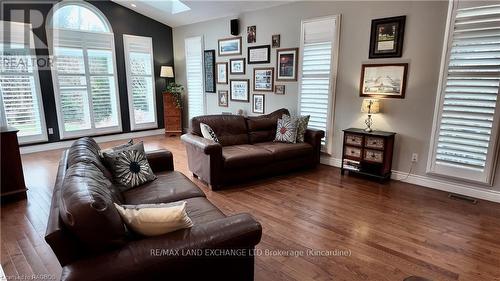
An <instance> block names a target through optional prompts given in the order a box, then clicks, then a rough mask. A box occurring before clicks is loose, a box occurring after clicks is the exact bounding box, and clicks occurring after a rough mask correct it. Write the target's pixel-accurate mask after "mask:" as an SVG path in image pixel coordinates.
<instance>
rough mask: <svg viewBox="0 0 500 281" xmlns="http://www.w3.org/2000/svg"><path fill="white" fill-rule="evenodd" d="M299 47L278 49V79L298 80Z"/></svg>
mask: <svg viewBox="0 0 500 281" xmlns="http://www.w3.org/2000/svg"><path fill="white" fill-rule="evenodd" d="M298 61H299V48H290V49H278V50H277V51H276V69H277V70H278V75H277V76H276V81H297V71H298Z"/></svg>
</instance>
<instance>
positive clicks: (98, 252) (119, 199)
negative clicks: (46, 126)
mask: <svg viewBox="0 0 500 281" xmlns="http://www.w3.org/2000/svg"><path fill="white" fill-rule="evenodd" d="M147 158H148V161H149V163H150V165H151V168H152V169H153V171H154V173H155V174H156V176H157V177H158V178H157V179H156V180H154V181H153V182H150V183H147V184H145V185H143V186H140V187H137V188H133V189H131V190H128V191H125V192H120V191H118V188H117V187H116V186H114V185H113V184H111V182H110V181H109V176H110V173H109V171H108V170H107V169H106V167H105V165H104V164H103V163H102V162H101V159H100V157H99V146H98V145H97V143H95V141H94V140H93V139H90V138H83V139H80V140H77V141H76V142H75V143H74V144H73V145H72V147H71V148H70V149H68V150H67V151H65V152H64V154H63V156H62V159H61V161H60V165H59V171H58V175H57V179H56V184H55V187H54V194H53V197H52V205H51V209H50V215H49V222H48V226H47V232H46V236H45V240H46V241H47V243H48V244H49V245H50V247H51V248H52V250H53V251H54V253H55V255H56V256H57V258H58V260H59V262H60V263H61V266H62V267H63V269H62V276H61V280H85V281H89V280H253V274H254V256H253V252H252V251H253V249H254V248H255V245H256V244H258V243H259V241H260V238H261V234H262V228H261V225H260V224H259V223H258V222H257V221H255V220H254V219H253V218H252V217H251V216H250V215H248V214H238V215H234V216H225V215H224V214H223V213H222V212H221V211H220V210H219V209H217V208H216V207H215V206H214V205H213V204H211V203H210V202H209V201H208V200H207V198H206V197H205V194H204V193H203V192H202V191H201V190H200V189H199V188H198V187H197V186H196V185H194V184H193V183H192V182H191V181H190V180H189V179H188V178H186V177H185V176H184V175H183V174H181V173H179V172H175V171H173V170H174V167H173V159H172V154H171V153H170V152H168V151H166V150H158V151H154V152H149V153H147ZM178 200H185V201H186V202H187V212H188V215H189V217H190V218H191V220H192V221H193V223H194V226H193V227H192V228H189V229H183V230H178V231H175V232H172V233H169V234H165V235H160V236H155V237H141V236H138V235H134V234H133V233H131V232H128V231H127V230H126V228H125V226H124V224H123V222H122V220H121V217H120V216H119V214H118V212H117V210H116V208H115V207H114V205H113V202H116V203H120V204H150V203H167V202H172V201H178Z"/></svg>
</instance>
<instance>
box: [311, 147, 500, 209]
mask: <svg viewBox="0 0 500 281" xmlns="http://www.w3.org/2000/svg"><path fill="white" fill-rule="evenodd" d="M320 162H321V164H325V165H329V166H333V167H337V168H340V164H341V162H342V160H341V159H338V158H333V157H329V156H326V155H322V156H321V159H320ZM391 179H393V180H400V181H402V182H407V183H411V184H415V185H419V186H423V187H428V188H432V189H437V190H441V191H446V192H451V193H456V194H461V195H465V196H469V197H474V198H478V199H483V200H487V201H492V202H496V203H500V192H499V191H496V190H491V189H486V188H481V187H475V186H472V185H468V184H459V183H455V182H451V181H447V180H445V179H439V178H434V177H429V176H421V175H416V174H409V175H408V173H407V172H401V171H395V170H393V171H392V174H391Z"/></svg>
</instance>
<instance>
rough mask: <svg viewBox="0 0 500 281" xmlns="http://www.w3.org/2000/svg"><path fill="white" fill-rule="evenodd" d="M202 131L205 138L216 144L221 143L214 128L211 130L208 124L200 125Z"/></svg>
mask: <svg viewBox="0 0 500 281" xmlns="http://www.w3.org/2000/svg"><path fill="white" fill-rule="evenodd" d="M200 131H201V134H202V135H203V137H204V138H206V139H209V140H213V141H214V142H219V139H218V138H217V135H216V134H215V132H214V130H212V128H210V126H208V125H207V124H205V123H200Z"/></svg>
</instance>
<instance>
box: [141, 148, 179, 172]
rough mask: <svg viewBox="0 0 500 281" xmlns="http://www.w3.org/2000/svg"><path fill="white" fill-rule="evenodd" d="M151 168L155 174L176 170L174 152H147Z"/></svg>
mask: <svg viewBox="0 0 500 281" xmlns="http://www.w3.org/2000/svg"><path fill="white" fill-rule="evenodd" d="M146 158H147V159H148V162H149V166H151V169H152V170H153V172H155V173H157V172H164V171H173V170H174V156H173V155H172V152H170V151H168V150H165V149H158V150H153V151H147V152H146Z"/></svg>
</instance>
